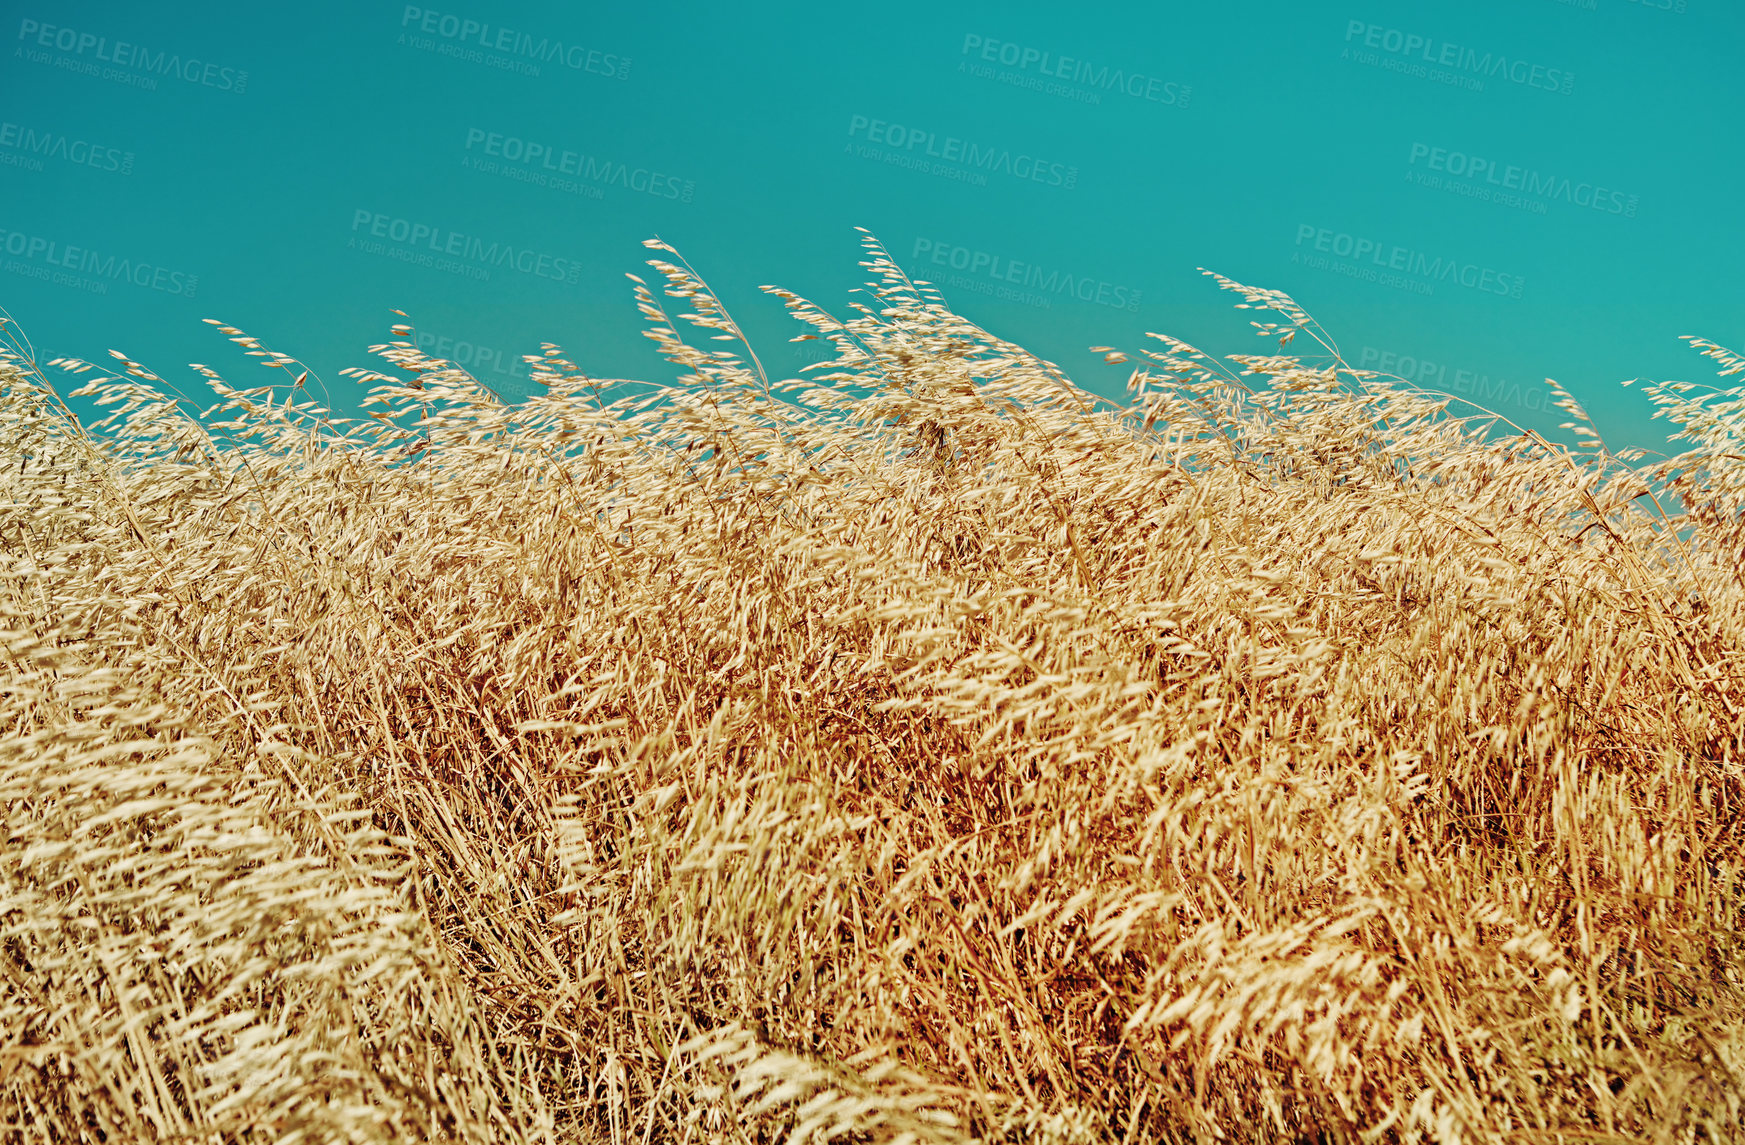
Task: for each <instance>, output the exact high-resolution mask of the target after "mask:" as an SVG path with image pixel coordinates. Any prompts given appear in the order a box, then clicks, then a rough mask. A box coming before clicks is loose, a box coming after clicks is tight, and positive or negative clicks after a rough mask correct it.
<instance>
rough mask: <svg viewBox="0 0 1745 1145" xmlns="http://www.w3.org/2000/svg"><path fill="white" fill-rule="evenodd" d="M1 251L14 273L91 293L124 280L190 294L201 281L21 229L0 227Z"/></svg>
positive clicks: (192, 294)
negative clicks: (3, 228) (5, 255)
mask: <svg viewBox="0 0 1745 1145" xmlns="http://www.w3.org/2000/svg"><path fill="white" fill-rule="evenodd" d="M0 251H4V252H5V253H6V254H8V255H11V256H12V257H11V258H9V259H8V260H7V261H6V269H7V270H9V271H11V272H12V273H13V274H21V275H23V276H25V277H26V278H37V279H41V280H43V281H45V282H53V283H55V284H56V285H59V286H74V287H77V288H79V289H80V290H88V291H90V292H91V293H92V294H107V293H109V283H111V282H126V283H128V284H130V285H133V286H138V287H141V288H143V289H146V290H155V291H157V292H158V293H160V294H175V295H179V296H180V297H182V298H192V297H194V290H195V288H196V287H197V286H199V284H200V278H199V276H198V275H193V274H187V273H185V272H183V271H180V270H172V269H171V268H169V267H167V266H159V265H157V264H156V263H152V262H146V261H143V260H136V259H130V258H119V257H117V256H115V255H113V254H108V255H106V254H100V253H98V252H97V251H94V250H91V249H90V248H88V247H79V246H71V245H63V244H62V243H59V242H56V241H55V240H54V239H49V238H44V237H43V236H41V235H33V234H26V233H25V232H24V231H8V230H0ZM19 260H23V261H19Z"/></svg>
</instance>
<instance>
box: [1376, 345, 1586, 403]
mask: <svg viewBox="0 0 1745 1145" xmlns="http://www.w3.org/2000/svg"><path fill="white" fill-rule="evenodd" d="M1357 368H1358V369H1360V370H1375V371H1376V372H1378V373H1383V374H1392V375H1394V376H1395V377H1399V378H1404V379H1406V381H1408V382H1411V383H1412V384H1414V385H1417V386H1422V387H1423V388H1424V389H1427V390H1436V391H1438V392H1440V393H1445V394H1455V395H1470V396H1471V397H1472V399H1473V400H1474V404H1476V405H1480V406H1484V407H1486V408H1495V407H1496V406H1498V405H1512V406H1518V407H1520V408H1521V409H1526V410H1532V411H1533V412H1535V413H1540V412H1546V411H1549V410H1551V409H1554V408H1556V407H1554V406H1552V405H1551V390H1550V388H1549V387H1544V386H1528V387H1526V388H1525V389H1523V388H1522V387H1521V386H1520V385H1519V384H1518V383H1516V382H1511V381H1509V380H1508V379H1506V378H1497V379H1496V380H1494V381H1493V380H1492V379H1491V377H1490V375H1489V374H1477V373H1474V372H1473V371H1471V370H1462V369H1455V370H1454V371H1453V372H1452V373H1451V372H1450V371H1449V368H1448V366H1446V365H1445V364H1443V363H1441V362H1432V361H1430V360H1429V359H1427V358H1415V357H1413V356H1412V355H1410V354H1396V353H1394V352H1393V351H1392V350H1380V349H1377V348H1376V347H1374V346H1365V347H1363V349H1362V350H1360V351H1359V352H1358V355H1357Z"/></svg>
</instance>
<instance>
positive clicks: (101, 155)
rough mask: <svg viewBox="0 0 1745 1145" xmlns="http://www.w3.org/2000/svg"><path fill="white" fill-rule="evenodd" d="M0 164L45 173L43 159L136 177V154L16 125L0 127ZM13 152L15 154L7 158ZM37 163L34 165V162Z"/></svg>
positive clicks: (56, 133)
mask: <svg viewBox="0 0 1745 1145" xmlns="http://www.w3.org/2000/svg"><path fill="white" fill-rule="evenodd" d="M0 148H3V149H4V150H0V163H4V164H7V165H9V166H14V167H17V166H29V168H30V169H31V170H32V171H41V170H42V169H43V165H42V159H44V158H48V159H59V160H62V161H63V162H67V163H71V164H74V165H75V166H78V167H89V168H91V169H92V170H93V171H111V172H115V173H118V174H122V175H131V174H133V152H131V151H123V150H122V149H121V148H119V147H105V146H103V145H102V144H98V143H92V142H91V141H90V140H88V139H74V138H71V137H70V136H67V135H63V134H61V133H60V132H58V131H38V130H36V129H35V128H34V127H26V126H23V125H21V124H17V123H10V122H7V123H0ZM8 152H13V153H16V154H8ZM32 161H34V162H32Z"/></svg>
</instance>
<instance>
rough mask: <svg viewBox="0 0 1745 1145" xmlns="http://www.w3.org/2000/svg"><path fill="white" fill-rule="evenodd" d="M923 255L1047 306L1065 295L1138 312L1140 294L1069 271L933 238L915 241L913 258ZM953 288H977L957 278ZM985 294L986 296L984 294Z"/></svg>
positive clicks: (941, 264)
mask: <svg viewBox="0 0 1745 1145" xmlns="http://www.w3.org/2000/svg"><path fill="white" fill-rule="evenodd" d="M923 255H925V256H926V258H927V261H928V262H931V263H932V264H933V265H934V266H944V267H950V268H951V269H952V270H958V271H964V272H965V273H967V274H982V275H986V276H987V277H988V278H991V279H993V280H995V281H996V282H1000V283H1008V284H1012V285H1014V286H1017V287H1021V288H1023V289H1026V290H1035V291H1040V292H1041V297H1040V299H1039V301H1041V302H1042V303H1043V304H1044V305H1049V304H1050V302H1051V298H1050V296H1052V297H1053V298H1059V297H1061V296H1062V295H1065V296H1067V297H1071V298H1076V299H1078V300H1079V301H1080V302H1090V303H1095V304H1096V305H1098V306H1108V307H1111V308H1113V309H1116V310H1134V311H1136V310H1138V309H1139V301H1140V297H1141V292H1140V291H1137V290H1133V289H1131V288H1129V287H1126V286H1120V285H1117V284H1116V283H1113V282H1105V281H1103V280H1102V279H1097V278H1089V277H1086V276H1084V275H1075V274H1073V273H1071V272H1070V271H1061V270H1058V269H1054V270H1044V269H1043V268H1042V267H1040V266H1037V265H1036V264H1035V263H1029V262H1017V261H1014V260H1012V259H1007V258H1002V257H1000V256H999V255H997V254H991V253H989V252H988V251H985V250H973V249H971V248H970V247H966V246H959V245H957V244H956V243H948V242H939V241H936V240H934V239H916V240H915V249H914V250H913V251H911V252H910V257H911V258H914V259H920V258H921V257H922V256H923ZM952 285H954V286H960V287H964V288H967V289H974V286H973V285H971V284H970V283H969V281H968V280H962V281H959V280H957V279H956V277H955V276H954V280H953V282H952ZM982 293H986V292H985V291H983V292H982ZM1010 300H1011V301H1019V302H1023V301H1028V299H1027V298H1025V297H1021V296H1017V295H1014V296H1013V297H1012V298H1011V299H1010Z"/></svg>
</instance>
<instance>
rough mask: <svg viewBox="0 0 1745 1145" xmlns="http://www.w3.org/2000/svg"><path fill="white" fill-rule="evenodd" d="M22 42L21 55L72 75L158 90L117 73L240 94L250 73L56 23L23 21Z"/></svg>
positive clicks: (20, 23)
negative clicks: (124, 71)
mask: <svg viewBox="0 0 1745 1145" xmlns="http://www.w3.org/2000/svg"><path fill="white" fill-rule="evenodd" d="M18 40H19V43H20V44H21V45H23V46H22V47H20V48H19V50H18V54H20V55H22V56H23V57H24V58H25V59H27V60H29V61H30V62H32V63H39V64H53V65H55V66H57V67H62V68H66V69H67V70H68V71H72V72H79V73H81V74H85V75H96V76H98V77H99V78H102V79H112V80H121V81H123V82H128V83H132V84H133V85H134V86H136V87H152V88H155V87H156V84H155V83H149V82H148V83H144V84H142V83H140V82H139V81H140V80H142V79H145V78H146V77H143V76H128V75H126V74H125V73H120V72H115V70H114V69H115V68H126V69H130V70H132V71H136V72H146V73H148V74H149V75H150V76H156V77H168V76H174V77H175V78H176V79H179V80H182V81H184V82H186V83H191V84H199V85H200V86H202V87H210V88H217V89H218V90H219V91H228V92H233V93H235V94H238V95H240V94H241V93H242V92H243V91H244V90H245V89H246V88H247V87H248V73H247V72H245V71H242V70H240V69H238V68H226V67H221V66H219V65H218V64H215V63H209V62H206V61H203V60H200V59H197V58H195V57H193V56H190V57H188V58H186V59H184V58H182V57H181V56H180V55H175V54H172V53H168V52H154V51H152V50H151V49H150V48H145V47H141V46H140V45H138V44H130V43H128V42H127V41H126V40H116V41H114V42H113V43H112V42H110V40H109V38H108V37H107V36H99V35H97V34H96V33H94V32H84V31H80V30H79V29H77V28H66V27H61V26H60V25H56V24H44V23H42V22H41V21H39V20H31V19H28V18H26V19H22V20H20V21H19V22H18ZM51 52H61V53H68V54H70V55H72V56H75V57H77V59H69V58H68V57H67V55H61V56H54V55H51V54H50V53H51ZM102 64H112V65H114V67H113V68H104V67H101V66H100V65H102Z"/></svg>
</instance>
